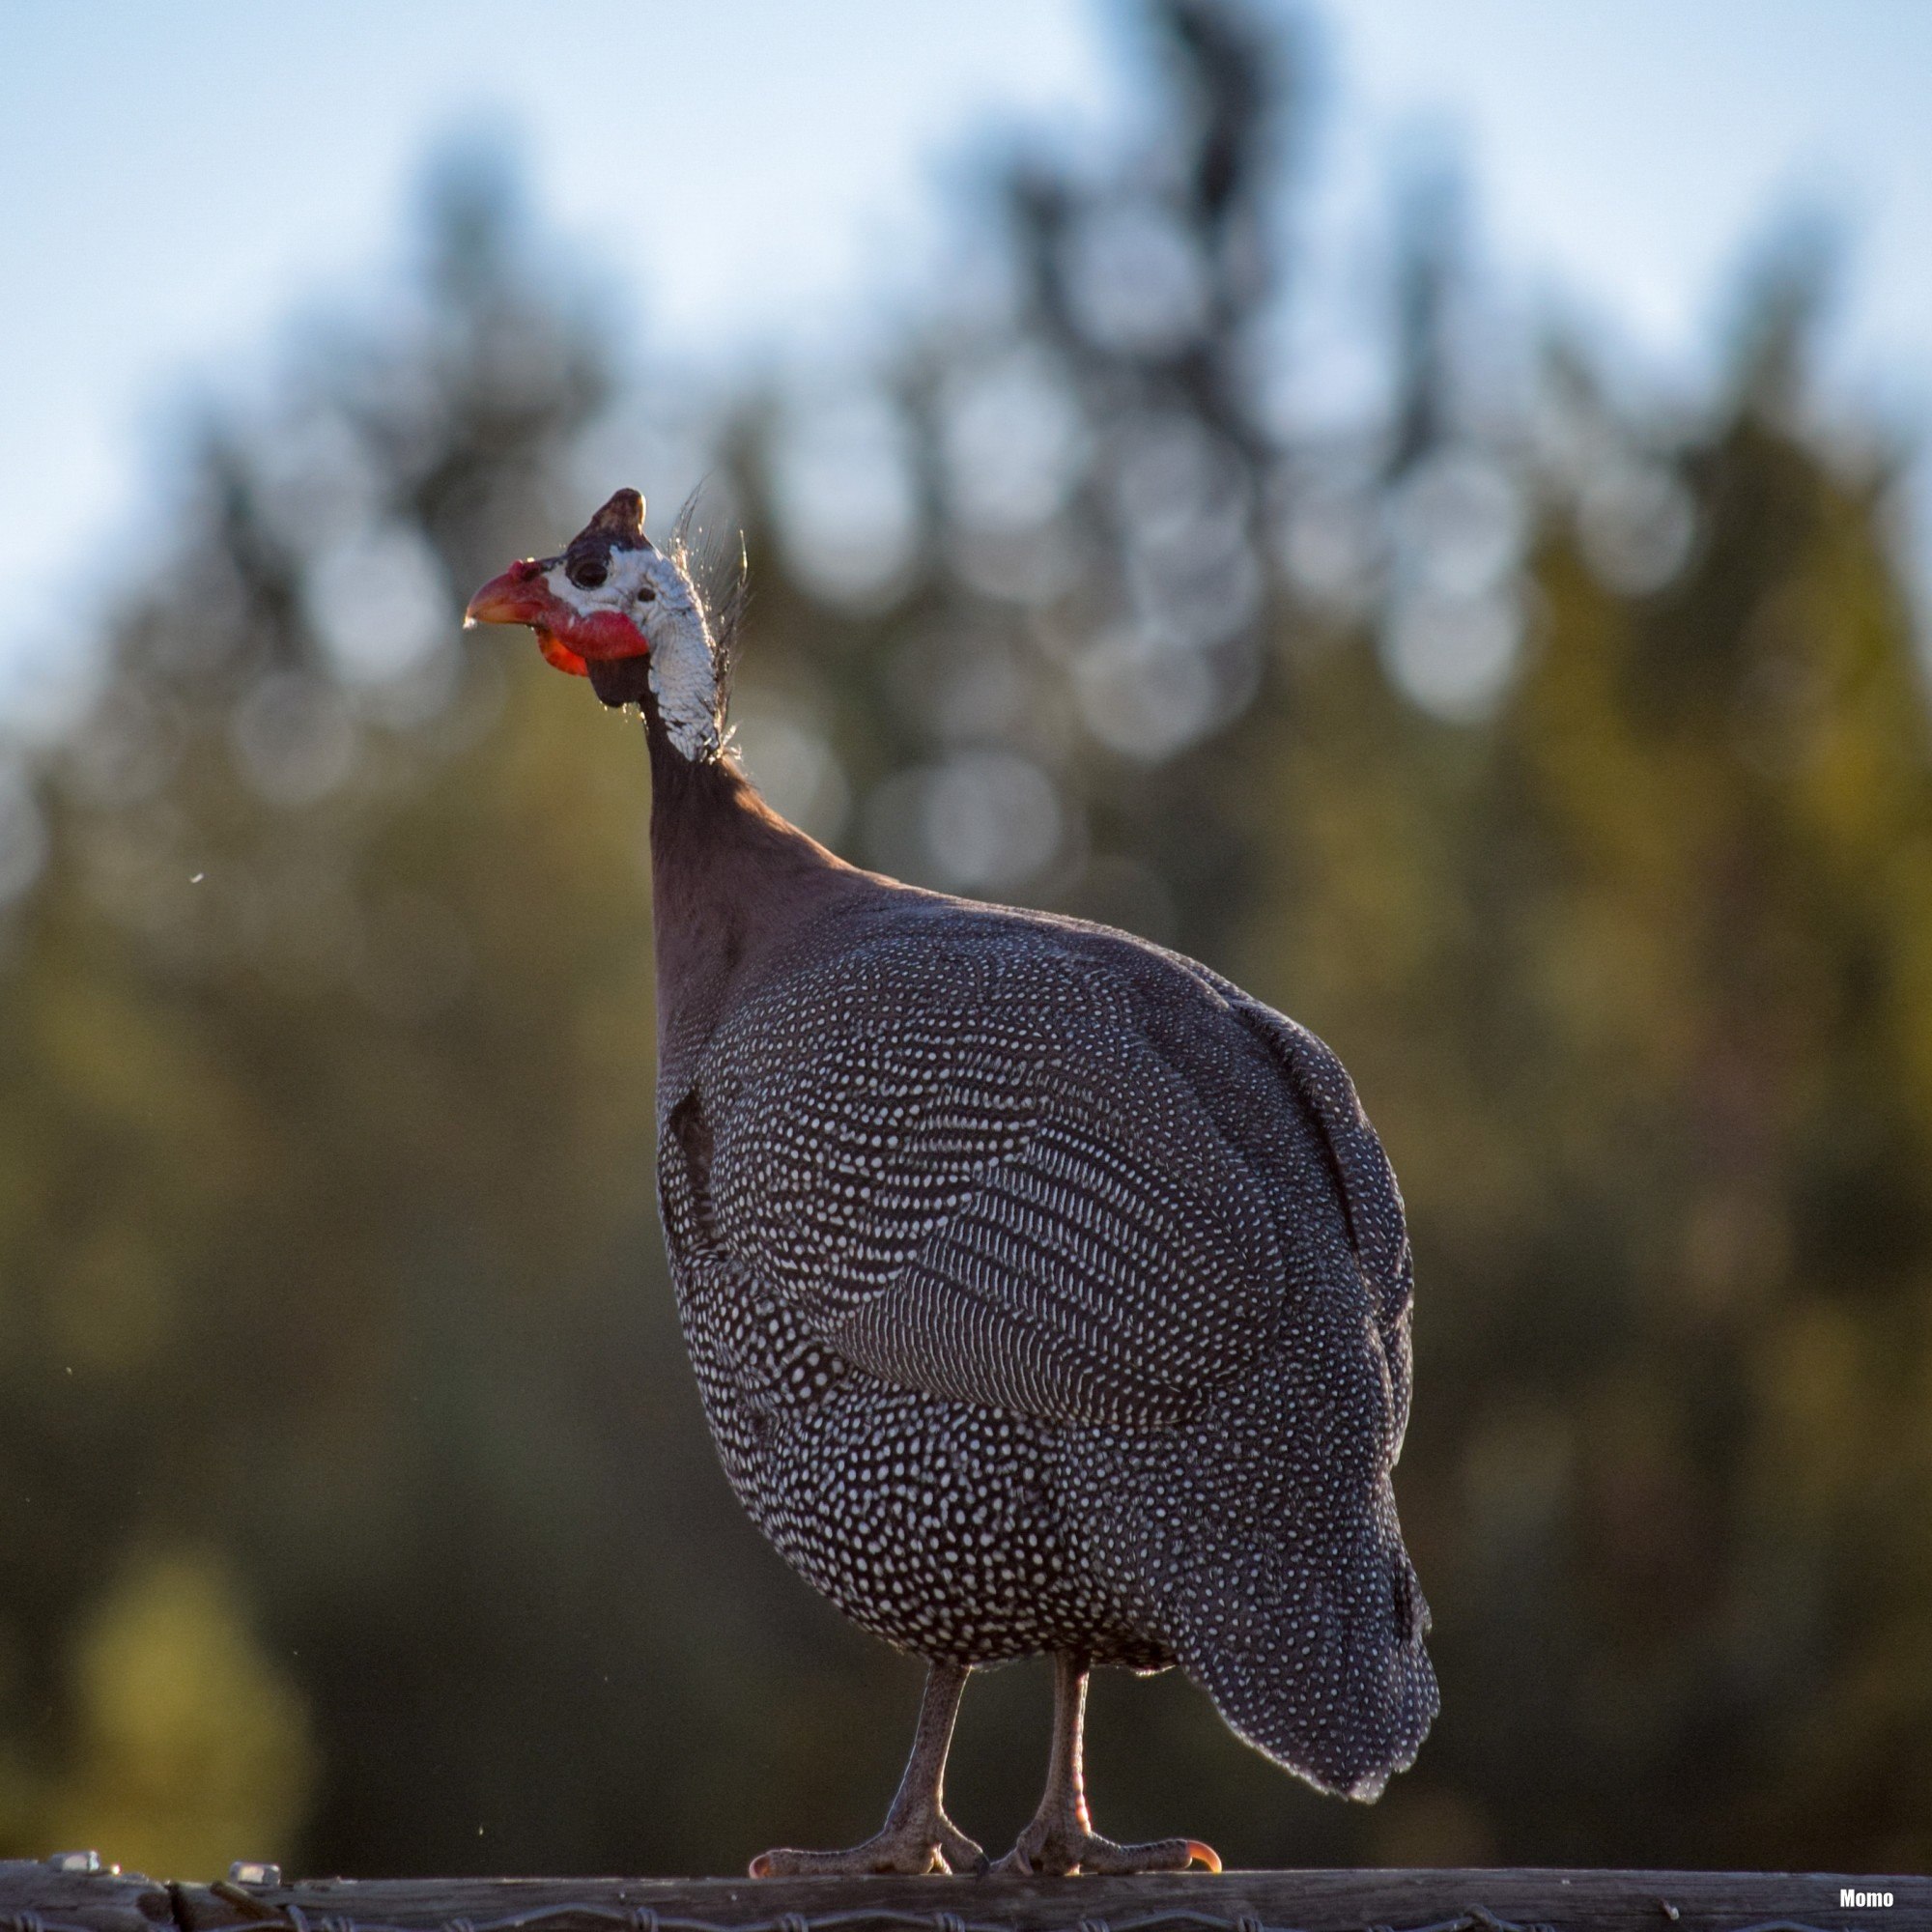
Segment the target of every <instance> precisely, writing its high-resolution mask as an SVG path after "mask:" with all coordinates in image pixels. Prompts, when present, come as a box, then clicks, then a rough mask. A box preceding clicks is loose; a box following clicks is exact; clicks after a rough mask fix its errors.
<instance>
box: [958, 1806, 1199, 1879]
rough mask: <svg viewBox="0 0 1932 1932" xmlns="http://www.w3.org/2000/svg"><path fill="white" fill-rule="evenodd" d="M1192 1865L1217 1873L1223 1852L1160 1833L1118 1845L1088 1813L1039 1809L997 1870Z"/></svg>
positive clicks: (1118, 1870)
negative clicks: (1093, 1824)
mask: <svg viewBox="0 0 1932 1932" xmlns="http://www.w3.org/2000/svg"><path fill="white" fill-rule="evenodd" d="M1192 1865H1205V1866H1207V1868H1208V1870H1209V1871H1210V1872H1217V1871H1219V1870H1220V1869H1221V1860H1220V1856H1219V1854H1217V1853H1216V1852H1215V1850H1214V1848H1213V1847H1212V1846H1211V1845H1204V1844H1203V1843H1202V1842H1201V1840H1200V1839H1199V1838H1156V1839H1155V1840H1154V1841H1153V1842H1152V1843H1151V1844H1148V1845H1117V1844H1116V1843H1115V1842H1114V1841H1113V1839H1112V1838H1103V1837H1101V1835H1100V1834H1099V1833H1097V1832H1095V1831H1094V1830H1093V1829H1092V1828H1091V1827H1090V1826H1089V1825H1088V1823H1087V1821H1086V1820H1085V1819H1084V1818H1080V1817H1076V1816H1073V1815H1072V1814H1070V1813H1066V1814H1062V1813H1058V1812H1051V1811H1041V1812H1040V1813H1039V1814H1038V1815H1037V1817H1036V1818H1035V1819H1034V1821H1033V1823H1032V1824H1031V1825H1029V1826H1028V1827H1027V1828H1026V1830H1025V1831H1024V1832H1022V1833H1020V1835H1019V1842H1018V1843H1017V1844H1015V1845H1014V1846H1013V1848H1012V1850H1011V1851H1009V1853H1008V1854H1007V1855H1006V1857H1005V1858H1003V1859H1002V1860H1001V1861H999V1863H997V1864H996V1865H994V1867H993V1869H994V1870H995V1871H996V1872H1015V1873H1017V1872H1037V1873H1040V1874H1043V1875H1044V1876H1046V1877H1049V1878H1069V1877H1071V1876H1072V1874H1073V1873H1075V1872H1094V1873H1106V1874H1109V1875H1113V1876H1122V1877H1124V1876H1126V1875H1128V1874H1131V1873H1135V1872H1180V1871H1186V1870H1187V1869H1188V1868H1189V1867H1190V1866H1192Z"/></svg>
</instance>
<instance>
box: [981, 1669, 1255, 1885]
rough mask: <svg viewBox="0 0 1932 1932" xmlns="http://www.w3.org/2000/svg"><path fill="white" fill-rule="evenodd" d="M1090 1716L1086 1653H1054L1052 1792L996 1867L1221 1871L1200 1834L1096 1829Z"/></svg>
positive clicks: (1063, 1872)
mask: <svg viewBox="0 0 1932 1932" xmlns="http://www.w3.org/2000/svg"><path fill="white" fill-rule="evenodd" d="M1086 1721H1087V1660H1086V1659H1085V1658H1084V1657H1076V1656H1074V1655H1073V1654H1072V1653H1071V1652H1068V1651H1061V1652H1059V1653H1058V1654H1057V1655H1056V1656H1055V1658H1054V1660H1053V1763H1052V1766H1051V1768H1050V1769H1049V1770H1048V1772H1047V1778H1046V1795H1045V1796H1044V1797H1043V1798H1041V1800H1040V1801H1039V1809H1038V1810H1037V1811H1036V1812H1035V1813H1034V1816H1033V1823H1032V1824H1031V1825H1029V1826H1028V1827H1027V1828H1026V1830H1025V1831H1024V1832H1022V1833H1020V1835H1019V1842H1018V1843H1017V1844H1016V1845H1014V1847H1013V1848H1012V1850H1011V1851H1009V1853H1008V1854H1007V1856H1006V1857H1005V1858H1003V1859H1002V1860H1001V1861H999V1863H998V1864H997V1865H995V1866H994V1867H993V1869H994V1870H995V1871H1002V1872H1045V1873H1048V1874H1050V1875H1051V1876H1052V1877H1055V1878H1065V1877H1066V1876H1067V1875H1068V1874H1069V1873H1071V1872H1076V1871H1082V1872H1171V1871H1185V1870H1186V1869H1187V1868H1188V1866H1189V1865H1194V1864H1203V1865H1206V1866H1207V1867H1208V1870H1209V1871H1219V1870H1220V1869H1221V1861H1220V1859H1219V1858H1218V1857H1216V1855H1215V1853H1214V1851H1213V1849H1212V1848H1211V1847H1210V1846H1208V1845H1204V1844H1203V1843H1202V1842H1201V1841H1200V1839H1198V1838H1160V1839H1156V1840H1155V1842H1154V1843H1152V1844H1151V1845H1117V1844H1115V1842H1114V1841H1113V1839H1111V1838H1103V1837H1101V1836H1100V1835H1099V1834H1098V1833H1096V1832H1095V1831H1094V1821H1093V1819H1092V1818H1090V1817H1089V1816H1088V1815H1087V1785H1086V1779H1085V1776H1084V1775H1083V1773H1082V1770H1081V1732H1082V1730H1083V1729H1084V1728H1085V1725H1086Z"/></svg>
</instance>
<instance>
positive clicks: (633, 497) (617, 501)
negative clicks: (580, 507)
mask: <svg viewBox="0 0 1932 1932" xmlns="http://www.w3.org/2000/svg"><path fill="white" fill-rule="evenodd" d="M593 531H594V532H595V533H596V534H597V535H598V536H601V537H605V538H607V539H608V540H609V541H610V542H611V543H613V544H618V545H620V546H622V547H623V548H624V549H626V550H634V549H636V548H637V546H638V545H639V544H640V543H643V542H644V541H645V537H644V499H643V497H640V496H639V494H638V492H637V491H635V490H619V491H618V492H617V494H616V495H615V496H614V497H611V500H610V501H609V502H608V503H606V504H605V505H604V507H603V508H602V509H601V510H599V511H598V512H597V514H596V515H595V516H594V517H592V518H591V519H590V521H589V522H588V523H587V524H586V525H584V526H583V534H584V535H585V536H589V535H590V534H591V533H592V532H593Z"/></svg>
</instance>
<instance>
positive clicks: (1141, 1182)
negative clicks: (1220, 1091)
mask: <svg viewBox="0 0 1932 1932" xmlns="http://www.w3.org/2000/svg"><path fill="white" fill-rule="evenodd" d="M758 1005H759V1006H760V1007H761V1008H762V1010H753V1009H747V1010H745V1011H744V1012H743V1013H742V1015H741V1019H740V1021H739V1022H738V1023H737V1024H735V1025H734V1026H733V1027H731V1028H730V1029H729V1030H728V1032H729V1034H730V1035H731V1036H732V1037H721V1049H720V1051H719V1053H718V1055H717V1056H716V1058H715V1061H714V1065H713V1067H712V1070H711V1073H710V1074H709V1075H708V1077H707V1081H706V1088H707V1092H706V1094H705V1095H704V1099H705V1102H706V1105H705V1110H704V1111H705V1119H706V1121H707V1122H708V1124H707V1127H706V1134H707V1136H708V1139H707V1145H706V1148H705V1150H704V1151H705V1155H706V1170H707V1174H708V1206H707V1217H708V1220H707V1225H708V1226H710V1227H711V1228H712V1229H713V1230H714V1231H715V1236H714V1238H715V1239H716V1241H717V1242H718V1244H719V1245H720V1246H721V1247H722V1248H724V1249H725V1250H726V1251H728V1252H729V1254H730V1255H731V1256H732V1257H733V1258H734V1259H735V1260H736V1261H737V1263H738V1264H739V1265H740V1266H741V1267H743V1268H744V1269H745V1270H746V1271H747V1272H748V1273H749V1274H750V1275H751V1276H752V1277H753V1278H754V1279H755V1280H757V1281H759V1282H761V1283H763V1284H764V1285H765V1286H766V1288H767V1290H768V1291H769V1292H775V1293H779V1294H781V1295H783V1296H784V1297H785V1299H786V1300H787V1301H788V1302H789V1303H790V1304H791V1305H792V1306H793V1307H794V1308H795V1309H798V1310H800V1311H802V1312H803V1313H804V1314H805V1315H806V1317H807V1318H808V1320H810V1322H811V1323H812V1325H813V1326H814V1327H815V1328H816V1329H817V1330H818V1332H819V1333H820V1335H821V1336H822V1338H823V1340H824V1342H825V1344H826V1345H827V1346H828V1347H829V1348H831V1349H832V1350H834V1351H835V1352H836V1353H838V1354H839V1355H841V1356H843V1357H844V1358H845V1359H846V1360H848V1361H851V1362H852V1363H854V1364H855V1365H857V1366H859V1367H861V1368H864V1369H867V1371H869V1372H870V1373H872V1374H875V1375H878V1376H880V1377H882V1378H886V1379H888V1380H891V1381H894V1382H896V1383H898V1384H900V1385H902V1386H906V1387H912V1388H918V1389H922V1390H923V1391H925V1392H927V1393H930V1394H934V1395H941V1396H948V1397H952V1398H954V1399H956V1400H960V1401H966V1402H978V1403H985V1404H990V1405H992V1406H999V1407H1005V1408H1010V1409H1015V1410H1018V1411H1021V1412H1024V1413H1028V1414H1033V1415H1038V1416H1042V1417H1046V1418H1050V1419H1054V1420H1060V1421H1094V1422H1100V1421H1105V1422H1112V1423H1116V1424H1124V1425H1139V1426H1152V1425H1158V1424H1162V1423H1167V1422H1173V1421H1176V1420H1179V1418H1181V1417H1182V1416H1184V1415H1187V1414H1189V1413H1191V1412H1193V1410H1194V1409H1195V1408H1196V1407H1197V1406H1199V1404H1200V1403H1201V1401H1202V1400H1203V1398H1204V1396H1205V1395H1206V1393H1207V1392H1208V1390H1209V1389H1210V1388H1211V1387H1212V1386H1213V1385H1215V1384H1216V1383H1219V1382H1223V1381H1226V1380H1228V1379H1231V1378H1234V1377H1236V1376H1237V1375H1239V1374H1240V1373H1241V1371H1242V1370H1243V1369H1245V1368H1246V1367H1247V1366H1248V1365H1249V1364H1250V1363H1251V1362H1252V1361H1253V1360H1254V1359H1255V1357H1256V1356H1257V1355H1258V1354H1259V1353H1260V1352H1261V1351H1262V1350H1264V1348H1266V1347H1267V1346H1268V1344H1269V1343H1270V1341H1271V1340H1273V1339H1274V1337H1275V1335H1276V1333H1277V1332H1278V1327H1279V1316H1280V1313H1281V1310H1282V1308H1283V1306H1284V1304H1285V1302H1286V1300H1287V1298H1288V1295H1289V1293H1290V1285H1289V1283H1288V1280H1287V1270H1286V1268H1285V1264H1284V1262H1283V1258H1282V1255H1281V1252H1280V1246H1279V1242H1278V1239H1277V1236H1276V1234H1275V1228H1274V1216H1273V1214H1272V1213H1271V1211H1270V1204H1269V1201H1268V1199H1267V1198H1266V1195H1265V1193H1264V1188H1263V1186H1262V1184H1261V1183H1260V1182H1259V1181H1258V1180H1257V1179H1256V1177H1255V1176H1254V1174H1253V1173H1252V1172H1251V1171H1250V1169H1249V1167H1248V1166H1247V1164H1246V1163H1244V1162H1243V1160H1242V1159H1241V1158H1240V1157H1239V1156H1238V1155H1237V1154H1236V1152H1235V1151H1234V1150H1233V1149H1232V1148H1231V1147H1230V1145H1229V1143H1228V1141H1227V1139H1226V1138H1225V1136H1224V1135H1223V1133H1222V1132H1221V1131H1220V1130H1219V1128H1218V1127H1217V1125H1216V1123H1215V1122H1214V1121H1213V1120H1212V1119H1211V1118H1210V1117H1209V1114H1208V1111H1207V1109H1206V1108H1204V1106H1203V1105H1202V1103H1201V1101H1200V1099H1199V1097H1198V1096H1197V1094H1195V1092H1194V1091H1193V1089H1192V1087H1191V1086H1190V1084H1189V1082H1188V1080H1187V1079H1186V1078H1185V1077H1183V1075H1182V1074H1181V1073H1180V1072H1179V1071H1177V1070H1176V1068H1175V1067H1174V1066H1173V1065H1170V1064H1169V1062H1168V1061H1167V1060H1166V1059H1165V1058H1164V1057H1163V1056H1162V1055H1161V1054H1159V1053H1158V1052H1156V1051H1155V1050H1154V1049H1153V1047H1152V1046H1151V1044H1150V1043H1149V1042H1148V1040H1147V1039H1146V1038H1145V1037H1143V1035H1142V1034H1141V1032H1140V1031H1139V1030H1138V1028H1137V1026H1136V1024H1135V1015H1134V1012H1133V1010H1132V1002H1131V999H1130V997H1129V996H1128V994H1127V992H1126V990H1125V989H1124V988H1123V987H1122V985H1121V984H1120V983H1119V982H1118V981H1116V980H1109V978H1108V977H1107V976H1106V975H1104V974H1096V973H1094V972H1093V971H1092V970H1091V968H1090V965H1089V962H1083V961H1080V960H1077V959H1069V958H1067V957H1066V956H1065V955H1064V954H1062V953H1059V952H1055V951H1053V949H1051V948H1050V947H1028V946H1026V945H1023V944H1021V945H1015V946H1010V947H1007V948H1001V947H992V946H986V945H983V944H973V943H967V944H963V945H952V944H949V943H948V942H946V941H944V940H939V941H931V940H927V941H923V942H921V943H920V944H919V945H918V946H916V947H908V946H906V945H904V944H902V943H895V944H893V945H884V946H878V947H874V948H872V949H869V950H867V952H864V953H863V954H861V955H860V956H856V957H855V956H851V955H848V956H846V957H843V958H841V959H840V960H839V961H838V964H837V966H836V967H835V968H823V969H819V970H818V971H817V972H815V973H813V974H811V975H809V976H806V978H805V979H804V980H801V981H799V982H795V983H792V984H788V985H787V986H786V987H785V988H783V989H781V992H780V993H779V994H778V995H776V996H771V997H768V998H767V999H766V1000H765V1001H762V1002H760V1003H758ZM1229 1050H1230V1051H1231V1052H1233V1051H1235V1050H1236V1047H1235V1041H1234V1039H1233V1037H1232V1036H1231V1037H1230V1040H1229Z"/></svg>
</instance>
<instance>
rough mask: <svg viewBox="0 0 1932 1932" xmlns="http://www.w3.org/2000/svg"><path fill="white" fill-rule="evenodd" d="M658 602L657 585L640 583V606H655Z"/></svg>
mask: <svg viewBox="0 0 1932 1932" xmlns="http://www.w3.org/2000/svg"><path fill="white" fill-rule="evenodd" d="M657 601H658V587H657V585H656V584H655V583H640V584H639V585H638V602H639V604H655V603H656V602H657Z"/></svg>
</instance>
